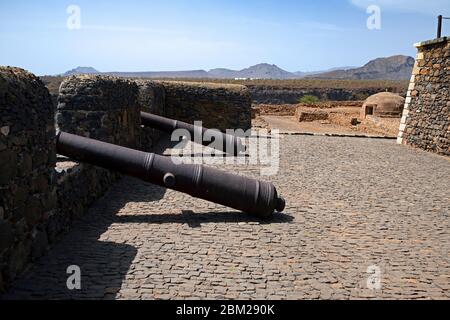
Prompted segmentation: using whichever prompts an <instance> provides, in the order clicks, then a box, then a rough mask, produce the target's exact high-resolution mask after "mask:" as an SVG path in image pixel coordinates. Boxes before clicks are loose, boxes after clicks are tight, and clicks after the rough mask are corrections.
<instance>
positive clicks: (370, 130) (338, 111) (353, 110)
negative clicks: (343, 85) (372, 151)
mask: <svg viewBox="0 0 450 320" xmlns="http://www.w3.org/2000/svg"><path fill="white" fill-rule="evenodd" d="M361 106H362V102H361V101H343V102H328V103H321V104H318V105H314V106H305V105H254V106H253V116H254V119H253V122H252V124H253V126H254V127H260V128H269V129H279V130H281V131H289V132H302V133H327V134H367V135H370V136H387V137H393V138H394V137H396V136H397V134H398V129H399V126H400V119H399V118H377V117H368V118H367V119H361V117H360V110H361ZM296 110H297V112H298V110H300V111H305V112H317V111H319V112H326V113H328V119H327V120H316V121H312V122H306V121H302V122H299V121H298V119H297V118H296ZM352 119H357V120H358V124H357V125H352V123H351V122H352Z"/></svg>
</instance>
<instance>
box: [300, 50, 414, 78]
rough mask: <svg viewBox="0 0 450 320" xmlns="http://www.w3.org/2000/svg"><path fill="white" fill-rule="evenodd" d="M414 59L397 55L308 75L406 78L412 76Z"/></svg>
mask: <svg viewBox="0 0 450 320" xmlns="http://www.w3.org/2000/svg"><path fill="white" fill-rule="evenodd" d="M414 61H415V60H414V58H413V57H408V56H402V55H397V56H392V57H388V58H378V59H375V60H372V61H369V62H368V63H367V64H365V65H364V66H362V67H361V68H354V69H348V70H336V71H331V72H325V73H321V74H315V75H310V76H307V77H308V78H315V79H342V80H406V79H409V78H410V77H411V72H412V68H413V67H414Z"/></svg>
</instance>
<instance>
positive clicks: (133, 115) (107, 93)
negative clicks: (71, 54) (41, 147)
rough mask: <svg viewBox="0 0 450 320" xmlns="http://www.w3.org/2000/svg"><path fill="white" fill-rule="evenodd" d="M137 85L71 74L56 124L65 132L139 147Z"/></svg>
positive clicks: (61, 92) (60, 99)
mask: <svg viewBox="0 0 450 320" xmlns="http://www.w3.org/2000/svg"><path fill="white" fill-rule="evenodd" d="M137 99H138V87H137V85H136V84H135V83H134V82H132V81H128V80H124V79H119V78H113V77H104V76H88V75H84V76H72V77H69V78H68V79H66V80H65V81H63V83H62V84H61V87H60V90H59V96H58V106H57V111H56V125H57V128H59V129H61V130H62V131H65V132H69V133H73V134H77V135H80V136H85V137H89V138H92V139H97V140H101V141H104V142H108V143H114V144H118V145H122V146H127V147H139V137H140V131H139V127H140V123H141V120H140V114H139V104H138V100H137Z"/></svg>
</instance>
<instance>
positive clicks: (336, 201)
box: [3, 136, 450, 299]
mask: <svg viewBox="0 0 450 320" xmlns="http://www.w3.org/2000/svg"><path fill="white" fill-rule="evenodd" d="M281 155H282V157H281V162H280V171H279V173H278V174H277V175H276V176H272V177H265V178H264V179H268V180H271V181H272V182H273V183H274V184H275V185H276V186H277V188H278V190H279V191H280V193H281V194H282V195H283V196H284V197H285V198H286V202H287V207H286V210H285V214H277V215H276V217H275V219H274V220H273V221H271V222H266V223H262V222H260V221H258V220H257V219H253V218H249V217H248V216H246V215H244V214H241V213H239V212H236V211H233V210H231V209H228V208H225V207H222V206H219V205H215V204H212V203H207V202H204V201H201V200H197V199H193V198H190V197H189V196H186V195H183V194H180V193H177V192H173V191H170V190H167V191H166V190H164V189H162V188H159V187H155V186H152V185H150V184H146V183H143V182H140V181H137V180H134V179H129V178H124V179H123V180H121V181H120V182H119V183H117V184H116V185H115V186H113V187H112V188H111V189H110V191H109V192H108V193H107V194H106V195H105V197H104V198H102V199H101V200H99V201H97V202H96V203H95V205H94V206H93V207H92V208H91V209H90V211H89V212H88V214H86V215H85V216H84V217H83V218H82V219H81V220H79V221H78V222H77V223H76V225H75V226H74V227H73V228H72V230H71V231H70V232H69V233H68V234H67V235H65V236H64V238H63V239H62V241H61V242H59V243H58V244H57V245H56V246H55V247H54V248H52V249H51V251H50V253H49V254H48V255H47V256H45V257H43V258H42V259H40V260H39V261H38V263H37V264H35V265H34V266H33V267H32V268H31V269H30V270H29V271H28V272H27V273H26V274H25V275H24V276H23V277H22V278H21V279H20V280H19V281H17V282H16V283H15V285H14V288H13V289H12V290H11V291H10V292H9V293H8V294H7V295H5V296H3V298H30V297H31V298H39V299H40V298H51V299H59V298H86V299H87V298H100V299H114V298H116V299H184V298H199V299H207V298H209V299H215V298H226V299H228V298H229V299H234V298H239V299H266V298H273V299H319V298H320V299H330V298H331V299H349V298H361V299H366V298H389V299H397V298H405V299H449V298H450V261H449V260H450V258H449V256H450V255H449V253H450V252H449V250H450V216H449V215H450V191H449V190H450V161H449V160H448V159H446V158H443V157H440V156H436V155H434V154H430V153H426V152H424V151H420V150H415V149H411V148H409V147H405V146H398V145H396V144H395V142H394V141H392V140H372V139H358V138H331V137H310V136H283V137H282V144H281ZM222 168H223V169H226V170H233V171H234V172H238V173H241V174H245V175H249V176H254V177H259V168H258V167H257V166H239V167H237V169H232V167H231V166H225V167H223V166H222ZM69 265H78V266H80V268H81V273H82V277H81V285H82V289H81V290H75V291H69V290H68V289H67V288H66V279H67V277H68V275H67V274H66V268H67V267H68V266H69ZM368 271H374V272H375V274H371V273H368ZM368 280H373V283H374V284H375V285H376V284H377V280H379V281H380V282H379V284H380V286H381V288H380V289H370V288H374V286H373V284H371V283H369V286H368ZM369 282H370V281H369Z"/></svg>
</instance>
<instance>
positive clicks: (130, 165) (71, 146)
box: [56, 132, 285, 219]
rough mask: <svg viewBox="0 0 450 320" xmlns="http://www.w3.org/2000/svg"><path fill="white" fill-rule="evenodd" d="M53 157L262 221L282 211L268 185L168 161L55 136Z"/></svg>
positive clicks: (64, 135) (67, 135) (280, 202)
mask: <svg viewBox="0 0 450 320" xmlns="http://www.w3.org/2000/svg"><path fill="white" fill-rule="evenodd" d="M56 149H57V153H58V154H60V155H63V156H66V157H69V158H71V159H74V160H78V161H81V162H86V163H90V164H93V165H96V166H100V167H103V168H106V169H111V170H115V171H118V172H120V173H123V174H125V175H129V176H133V177H136V178H139V179H142V180H144V181H147V182H150V183H153V184H156V185H159V186H163V187H167V188H170V189H173V190H176V191H180V192H184V193H187V194H189V195H191V196H193V197H196V198H201V199H204V200H208V201H212V202H215V203H218V204H221V205H224V206H227V207H231V208H234V209H237V210H240V211H243V212H246V213H249V214H251V215H254V216H257V217H259V218H262V219H267V218H270V217H271V216H272V214H273V212H274V211H275V210H276V211H279V212H281V211H283V210H284V205H285V204H284V200H283V198H281V197H279V196H278V194H277V190H276V189H275V187H274V186H273V184H272V183H269V182H265V181H260V180H256V179H251V178H247V177H243V176H239V175H235V174H230V173H227V172H223V171H220V170H217V169H214V168H210V167H206V166H202V165H194V164H175V163H173V161H172V160H171V158H170V157H165V156H161V155H157V154H154V153H146V152H142V151H138V150H133V149H129V148H125V147H121V146H116V145H113V144H109V143H105V142H101V141H97V140H93V139H89V138H84V137H80V136H77V135H74V134H70V133H65V132H59V133H58V134H57V138H56Z"/></svg>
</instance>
